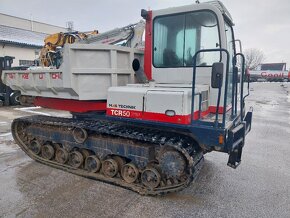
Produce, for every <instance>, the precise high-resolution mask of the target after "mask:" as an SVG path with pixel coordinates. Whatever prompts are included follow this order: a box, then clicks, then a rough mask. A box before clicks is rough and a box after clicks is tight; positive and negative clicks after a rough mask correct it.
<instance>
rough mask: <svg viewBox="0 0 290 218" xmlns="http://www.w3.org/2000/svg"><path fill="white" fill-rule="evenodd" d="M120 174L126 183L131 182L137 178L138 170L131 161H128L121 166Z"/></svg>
mask: <svg viewBox="0 0 290 218" xmlns="http://www.w3.org/2000/svg"><path fill="white" fill-rule="evenodd" d="M121 175H122V178H123V179H124V180H125V181H126V182H127V183H133V182H135V181H136V180H137V179H138V176H139V170H138V168H137V167H136V166H135V165H134V164H133V163H128V164H125V165H124V166H123V167H122V170H121Z"/></svg>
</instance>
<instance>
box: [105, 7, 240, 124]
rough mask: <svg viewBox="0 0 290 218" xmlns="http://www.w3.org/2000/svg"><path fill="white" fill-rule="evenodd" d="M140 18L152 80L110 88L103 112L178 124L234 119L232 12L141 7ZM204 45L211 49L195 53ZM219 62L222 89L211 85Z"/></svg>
mask: <svg viewBox="0 0 290 218" xmlns="http://www.w3.org/2000/svg"><path fill="white" fill-rule="evenodd" d="M142 16H143V18H144V19H146V36H145V43H146V44H145V57H144V70H145V74H146V76H147V78H148V79H149V80H152V82H151V83H150V84H133V85H127V86H125V87H111V88H110V89H109V97H108V102H107V107H108V110H107V115H109V116H120V117H128V118H136V119H142V120H151V121H158V122H169V123H176V124H191V123H192V120H195V121H205V122H208V123H211V124H210V125H212V123H213V122H218V123H219V122H222V121H223V117H225V120H224V123H226V121H232V120H233V116H232V115H233V114H231V111H233V110H234V107H233V106H232V105H234V102H233V100H235V99H236V101H237V98H235V97H233V96H234V95H235V96H237V94H238V92H237V90H236V86H235V88H234V87H233V82H234V81H233V72H234V67H233V65H232V64H231V63H232V59H233V57H234V55H235V40H234V34H233V29H232V26H233V22H232V19H231V15H230V14H229V13H228V11H227V10H226V9H225V7H224V6H223V4H222V3H220V2H210V3H201V4H194V5H189V6H183V7H176V8H168V9H163V10H157V11H145V10H142ZM208 49H211V50H214V51H211V52H199V51H201V50H208ZM225 51H226V52H225ZM227 54H228V56H227ZM194 59H195V61H194ZM217 62H220V63H222V65H223V67H222V68H220V69H222V72H220V73H221V75H224V76H222V77H221V78H222V81H221V87H220V88H217V87H212V86H211V84H212V73H213V72H212V70H213V65H214V63H217ZM193 73H194V74H195V76H194V77H195V79H194V81H193ZM236 85H237V84H236ZM192 90H194V91H193V92H192ZM128 96H131V97H130V98H128ZM192 96H194V97H192ZM132 99H134V100H132ZM217 101H219V104H218V105H217ZM124 105H125V106H126V109H124V108H122V106H124ZM192 107H193V108H192ZM130 108H131V109H130ZM132 108H134V110H132ZM168 111H170V113H168ZM224 112H225V115H224V116H223V113H224ZM215 115H217V117H216V116H215ZM236 115H237V111H236ZM236 117H237V116H236ZM229 125H231V122H229Z"/></svg>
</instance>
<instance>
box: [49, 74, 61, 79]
mask: <svg viewBox="0 0 290 218" xmlns="http://www.w3.org/2000/svg"><path fill="white" fill-rule="evenodd" d="M51 78H52V79H61V74H60V73H52V74H51Z"/></svg>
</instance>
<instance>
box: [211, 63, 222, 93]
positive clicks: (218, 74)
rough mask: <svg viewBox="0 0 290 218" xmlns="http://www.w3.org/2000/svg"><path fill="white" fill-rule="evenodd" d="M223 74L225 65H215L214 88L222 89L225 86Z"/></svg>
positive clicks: (213, 69) (213, 71)
mask: <svg viewBox="0 0 290 218" xmlns="http://www.w3.org/2000/svg"><path fill="white" fill-rule="evenodd" d="M223 72H224V64H223V63H222V62H216V63H213V65H212V71H211V87H212V88H221V87H222V86H223Z"/></svg>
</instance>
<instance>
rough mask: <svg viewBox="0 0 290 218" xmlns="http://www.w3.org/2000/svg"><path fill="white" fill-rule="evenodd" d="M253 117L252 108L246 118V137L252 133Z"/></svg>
mask: <svg viewBox="0 0 290 218" xmlns="http://www.w3.org/2000/svg"><path fill="white" fill-rule="evenodd" d="M252 117H253V108H252V107H251V108H250V111H248V112H247V114H246V116H245V118H244V122H245V123H246V135H247V134H248V132H250V131H251V128H252Z"/></svg>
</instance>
